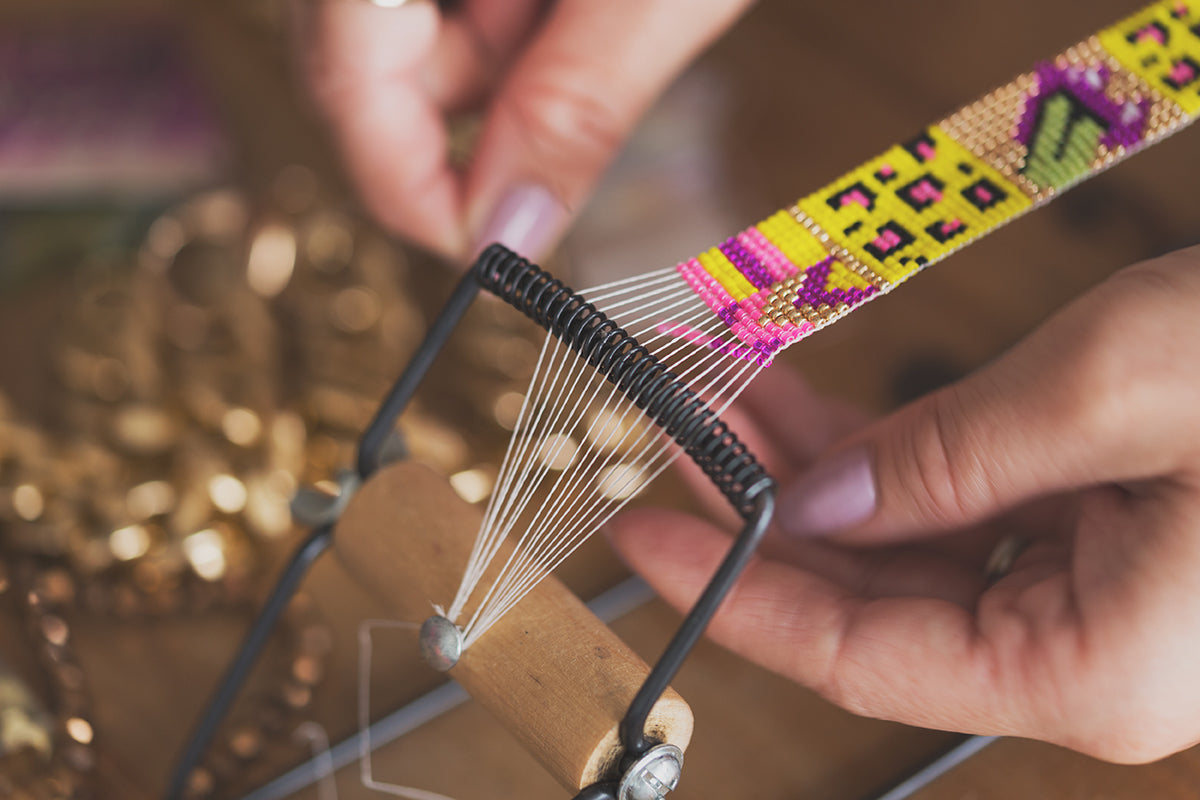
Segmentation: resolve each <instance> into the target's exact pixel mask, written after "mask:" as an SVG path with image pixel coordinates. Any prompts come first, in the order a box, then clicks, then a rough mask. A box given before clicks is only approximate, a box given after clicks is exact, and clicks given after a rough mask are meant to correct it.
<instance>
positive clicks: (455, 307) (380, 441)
mask: <svg viewBox="0 0 1200 800" xmlns="http://www.w3.org/2000/svg"><path fill="white" fill-rule="evenodd" d="M476 274H477V272H476V269H475V268H472V269H471V270H470V271H469V272H467V274H465V275H463V276H462V278H461V279H460V280H459V282H458V285H457V286H455V287H454V293H453V294H451V295H450V299H449V300H447V301H446V305H445V306H443V307H442V310H441V312H440V313H439V314H438V316H437V319H435V320H434V321H433V324H432V325H431V326H430V327H429V331H428V332H426V334H425V338H424V339H422V340H421V344H420V345H419V346H418V347H417V350H416V352H415V353H413V356H412V359H411V360H410V361H409V362H408V366H407V367H405V368H404V372H402V373H400V377H399V378H397V379H396V382H395V383H394V384H392V388H391V389H390V390H389V391H388V393H387V395H386V396H385V397H384V398H383V402H382V403H380V404H379V410H378V411H376V412H375V416H374V417H373V418H372V419H371V423H370V424H369V425H367V429H366V430H365V431H363V435H362V438H361V439H359V443H358V458H357V459H356V461H355V468H356V469H357V470H358V476H359V477H360V478H362V479H363V480H366V478H367V476H369V475H370V474H371V473H373V472H374V471H375V470H376V469H378V468H379V465H380V461H381V457H382V455H383V449H384V446H385V445H386V444H387V440H388V435H389V434H391V432H392V429H393V428H394V427H395V426H396V420H397V419H398V418H399V417H400V414H401V412H403V411H404V408H405V407H406V406H407V405H408V401H409V400H411V399H412V396H413V394H414V393H415V392H416V391H417V387H418V386H420V385H421V381H422V380H423V379H424V378H425V373H426V372H428V371H429V367H430V366H431V365H432V364H433V361H434V359H435V358H437V355H438V353H440V352H441V351H442V348H443V347H444V346H445V345H446V340H447V339H449V338H450V335H451V334H452V333H454V328H455V327H456V326H457V325H458V322H459V320H461V319H462V317H463V314H465V313H467V309H468V308H469V307H470V305H471V302H472V301H473V300H474V299H475V296H476V295H477V294H479V281H478V280H477V279H476V277H475V276H476Z"/></svg>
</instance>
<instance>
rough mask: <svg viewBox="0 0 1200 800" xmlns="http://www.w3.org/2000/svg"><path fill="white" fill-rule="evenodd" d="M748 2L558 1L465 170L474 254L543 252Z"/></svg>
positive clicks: (494, 108)
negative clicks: (504, 249) (491, 248)
mask: <svg viewBox="0 0 1200 800" xmlns="http://www.w3.org/2000/svg"><path fill="white" fill-rule="evenodd" d="M747 4H748V0H704V2H694V0H662V1H661V2H653V3H648V2H644V0H612V1H611V2H605V3H596V2H592V0H562V2H560V3H558V4H556V5H555V6H554V8H553V10H552V11H551V13H550V14H549V16H548V18H547V19H546V21H545V23H544V25H543V26H542V27H541V28H540V29H539V31H538V33H537V35H536V37H535V38H534V39H533V40H532V41H531V42H530V44H529V46H528V47H527V48H526V50H525V51H524V52H523V53H522V54H521V56H520V58H519V59H518V60H517V61H516V62H515V63H514V64H513V67H512V70H511V71H510V72H509V74H508V75H507V76H506V77H505V80H504V83H503V85H502V86H501V87H500V88H499V91H498V94H497V96H496V98H495V101H494V103H493V106H492V108H491V110H490V112H489V115H488V118H487V122H486V124H485V127H484V131H483V133H482V135H481V138H480V142H479V146H478V149H477V151H476V153H475V158H474V161H473V163H472V167H471V169H470V171H469V173H468V182H467V222H468V227H469V229H470V230H472V231H474V232H475V234H476V236H475V242H476V249H480V248H482V247H483V246H486V245H487V244H490V243H491V242H492V241H501V242H503V243H504V244H506V245H508V246H509V247H511V248H513V249H515V250H518V251H520V252H521V253H522V254H523V255H526V256H527V257H529V258H532V259H535V260H536V259H538V258H540V257H542V256H543V255H545V253H546V251H547V250H548V248H549V247H550V246H551V245H552V244H553V242H554V241H555V240H556V239H557V238H558V237H559V235H560V234H561V233H562V231H563V230H564V228H565V227H566V225H567V223H568V221H569V219H570V216H571V214H573V213H574V212H575V211H577V210H578V209H579V208H580V207H581V206H582V205H583V202H584V200H585V198H586V197H587V195H588V193H589V192H590V189H591V187H592V184H593V183H594V182H595V180H596V178H597V177H598V176H599V174H600V172H601V170H602V169H603V168H604V167H605V166H606V165H607V164H608V162H609V160H610V159H611V158H612V156H613V154H614V153H615V152H616V150H617V148H618V147H619V146H620V145H621V143H622V142H623V141H624V139H625V137H626V136H627V135H628V134H629V132H630V130H631V129H632V128H633V126H634V124H635V123H636V122H637V120H638V119H639V118H640V116H641V115H642V113H643V112H644V111H645V109H646V108H647V106H649V104H650V103H651V101H652V100H653V99H654V98H655V97H657V95H658V94H659V93H660V92H661V91H662V89H663V88H664V87H665V86H666V84H667V83H668V82H669V81H670V80H671V79H672V78H673V77H674V76H675V75H676V74H677V73H678V71H679V70H680V69H681V68H682V67H683V66H684V65H685V64H686V63H687V62H688V61H689V60H690V59H691V58H692V57H693V56H695V54H696V53H697V52H698V51H699V50H700V49H701V48H703V47H704V46H705V45H707V44H708V42H709V41H711V40H712V39H713V38H714V37H715V36H716V35H717V34H718V33H719V32H720V31H722V30H723V29H724V27H725V26H727V25H728V24H729V23H730V22H731V21H732V20H733V18H734V17H735V16H736V14H737V13H738V12H739V11H740V10H741V9H742V8H743V7H744V6H745V5H747Z"/></svg>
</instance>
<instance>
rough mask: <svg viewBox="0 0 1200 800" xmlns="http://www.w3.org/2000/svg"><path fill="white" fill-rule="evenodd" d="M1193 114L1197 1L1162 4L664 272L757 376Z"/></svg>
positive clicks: (1199, 43)
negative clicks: (683, 286)
mask: <svg viewBox="0 0 1200 800" xmlns="http://www.w3.org/2000/svg"><path fill="white" fill-rule="evenodd" d="M1198 114H1200V0H1161V1H1160V2H1157V3H1155V4H1154V5H1152V6H1150V7H1148V8H1146V9H1144V10H1143V11H1141V12H1139V13H1137V14H1134V15H1132V16H1130V17H1129V18H1127V19H1125V20H1123V21H1122V22H1120V23H1118V24H1117V25H1114V26H1112V27H1110V28H1107V29H1105V30H1104V31H1102V32H1101V33H1100V34H1098V35H1097V36H1093V37H1091V38H1089V39H1086V40H1084V41H1083V42H1081V43H1079V44H1077V45H1075V46H1074V47H1071V48H1068V49H1067V50H1065V51H1064V52H1062V53H1061V54H1059V55H1058V56H1056V57H1055V58H1053V59H1050V60H1048V61H1045V62H1043V63H1041V64H1038V65H1037V66H1036V67H1035V68H1034V69H1033V70H1032V71H1030V72H1027V73H1024V74H1022V75H1020V76H1018V77H1017V78H1016V79H1015V80H1013V81H1012V82H1010V83H1009V84H1007V85H1005V86H1002V87H1000V88H999V89H997V90H995V91H993V92H991V93H990V94H988V95H987V96H985V97H984V98H982V99H981V100H979V101H978V102H976V103H973V104H971V105H968V106H966V107H964V108H962V109H961V110H959V111H957V112H955V113H954V114H951V115H950V116H948V117H947V118H946V119H944V120H942V121H941V122H939V123H937V124H935V125H933V126H931V127H929V128H927V129H926V130H924V131H922V132H921V133H920V134H918V135H917V136H915V137H913V138H912V139H910V140H909V141H906V142H904V143H902V144H899V145H896V146H894V147H892V148H891V149H889V150H888V151H887V152H885V153H884V154H883V155H881V156H879V157H878V158H875V159H873V160H871V161H869V162H867V163H866V164H864V165H863V166H861V167H859V168H858V169H856V170H853V171H852V172H849V173H847V174H846V175H844V176H842V177H841V178H839V179H838V180H836V181H834V182H833V183H831V184H829V185H828V186H826V187H825V188H823V189H821V190H820V191H818V192H815V193H813V194H811V195H809V196H807V197H805V198H803V199H801V200H799V201H797V203H796V204H795V205H793V206H792V207H791V208H789V209H787V210H784V211H779V212H777V213H775V214H773V215H771V216H770V217H768V218H767V219H765V220H763V221H762V222H760V223H758V224H757V225H754V226H752V227H750V228H747V229H746V230H744V231H742V232H741V233H739V234H737V235H736V236H732V237H730V238H729V239H727V240H725V241H724V242H722V243H721V244H719V245H717V246H716V247H713V248H710V249H709V250H707V251H705V252H704V253H701V254H700V255H699V256H697V257H696V258H693V259H689V260H688V261H685V262H683V263H682V264H680V265H679V266H678V267H677V271H678V272H679V274H680V276H681V277H682V278H683V279H684V280H685V281H686V282H687V284H688V286H689V287H691V289H692V290H693V291H694V292H695V293H696V294H697V295H698V296H700V297H701V298H702V299H703V301H704V302H705V303H706V304H707V305H708V307H709V308H710V309H712V311H713V312H714V313H715V314H716V315H717V316H718V317H719V319H720V320H721V321H722V322H723V323H724V324H725V325H726V326H727V327H728V328H729V330H731V331H732V332H733V333H734V334H735V336H736V339H737V340H738V342H739V344H738V345H736V346H734V347H732V348H729V349H726V350H725V351H726V352H731V353H733V354H735V355H737V356H739V357H742V358H746V359H749V360H753V361H756V362H758V363H759V364H762V365H767V364H770V363H771V360H772V358H773V356H774V355H775V354H776V353H777V352H778V351H779V350H781V349H782V348H784V347H786V346H788V345H789V344H791V343H793V342H795V341H797V340H799V339H801V338H804V337H805V336H808V335H809V334H811V333H813V332H814V331H816V330H818V329H820V328H822V327H824V326H825V325H828V324H830V323H831V322H833V321H834V320H836V319H838V318H840V317H841V316H843V315H845V314H847V313H849V312H850V311H852V310H853V309H854V308H856V307H857V306H859V305H861V304H862V303H864V302H866V301H867V300H869V299H872V298H874V297H877V296H879V295H881V294H884V293H886V292H888V291H890V290H891V289H893V288H894V287H895V286H897V285H898V284H900V283H901V282H903V281H904V280H906V279H908V278H909V277H911V276H912V275H913V274H915V273H916V272H918V271H920V270H921V269H923V268H925V267H927V266H929V265H930V264H933V263H935V262H937V261H939V260H941V259H943V258H945V257H946V256H948V255H950V254H951V253H953V252H954V251H955V250H957V249H959V248H961V247H963V246H965V245H966V244H968V243H970V242H971V241H974V240H975V239H977V238H979V237H980V236H982V235H984V234H985V233H987V232H988V231H990V230H993V229H994V228H996V227H998V226H1000V225H1003V224H1005V223H1007V222H1009V221H1011V220H1012V219H1014V218H1016V217H1018V216H1020V215H1021V214H1023V213H1025V212H1026V211H1028V210H1030V209H1031V208H1036V207H1037V206H1039V205H1041V204H1043V203H1045V202H1047V201H1048V200H1050V199H1051V198H1052V197H1053V196H1054V195H1055V194H1057V193H1058V192H1061V191H1063V190H1065V189H1067V188H1069V187H1071V186H1073V185H1074V184H1076V183H1078V182H1079V181H1081V180H1084V179H1086V178H1088V177H1090V176H1091V175H1094V174H1095V173H1097V172H1099V171H1100V170H1103V169H1105V168H1107V167H1109V166H1111V165H1112V164H1114V163H1116V162H1117V161H1119V160H1120V159H1122V158H1125V157H1126V156H1128V155H1130V154H1132V153H1134V152H1136V151H1137V150H1138V149H1140V148H1141V147H1144V146H1146V145H1148V144H1151V143H1153V142H1155V141H1157V140H1159V139H1161V138H1163V137H1164V136H1167V135H1169V134H1171V133H1174V132H1175V131H1177V130H1179V129H1180V128H1182V127H1184V126H1185V125H1187V124H1188V123H1190V122H1192V121H1194V119H1195V117H1196V116H1197V115H1198ZM677 335H689V336H690V335H691V334H687V333H682V332H681V333H679V334H677ZM723 347H728V346H724V345H723Z"/></svg>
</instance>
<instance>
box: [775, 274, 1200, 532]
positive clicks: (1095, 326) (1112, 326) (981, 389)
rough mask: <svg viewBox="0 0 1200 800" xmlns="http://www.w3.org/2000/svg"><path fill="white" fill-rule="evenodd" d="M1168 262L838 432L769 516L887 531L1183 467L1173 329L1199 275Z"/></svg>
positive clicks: (792, 523)
mask: <svg viewBox="0 0 1200 800" xmlns="http://www.w3.org/2000/svg"><path fill="white" fill-rule="evenodd" d="M1189 260H1190V259H1189ZM1179 261H1180V259H1178V258H1175V259H1174V260H1172V259H1169V258H1164V259H1159V260H1158V261H1157V262H1148V263H1147V264H1144V265H1141V266H1139V267H1136V268H1133V269H1130V270H1126V271H1124V272H1122V273H1118V275H1117V276H1116V277H1114V278H1112V279H1110V280H1109V281H1108V282H1106V283H1105V284H1102V285H1101V286H1100V287H1098V289H1096V290H1094V291H1093V292H1091V293H1089V294H1088V295H1085V296H1084V297H1083V298H1081V299H1080V300H1079V301H1077V302H1076V303H1074V304H1072V305H1071V306H1068V307H1067V308H1066V309H1064V310H1063V311H1062V312H1061V313H1060V314H1058V315H1057V316H1056V317H1054V318H1052V319H1051V320H1050V321H1049V322H1048V323H1047V324H1045V325H1044V326H1043V327H1042V328H1040V329H1039V330H1038V331H1036V332H1035V333H1034V334H1032V335H1031V336H1030V337H1029V338H1027V339H1026V340H1025V341H1023V342H1021V343H1020V344H1019V345H1017V346H1016V347H1015V348H1014V349H1013V350H1012V351H1010V352H1009V353H1007V354H1005V355H1004V356H1003V357H1001V358H1000V359H999V360H997V361H996V362H994V363H993V364H991V365H989V366H988V367H986V368H985V369H983V370H981V371H980V372H978V373H976V374H974V375H972V376H970V377H968V378H966V379H965V380H962V381H960V382H958V383H956V384H953V385H951V386H949V387H947V388H945V389H942V390H941V391H938V392H935V393H933V394H931V395H929V396H927V397H925V398H922V399H921V400H919V401H917V402H915V403H913V404H912V405H909V406H907V407H906V408H903V409H901V410H900V411H898V412H896V413H895V414H893V415H891V416H889V417H887V418H885V419H883V420H880V421H879V422H877V423H876V424H874V425H872V426H870V427H869V428H868V429H866V430H865V431H863V432H862V433H860V434H858V435H856V436H854V437H853V438H852V439H851V440H849V441H846V442H843V443H841V444H840V445H839V446H837V447H836V448H835V450H834V452H833V453H832V454H831V455H829V456H827V457H826V458H824V459H822V461H820V462H819V463H818V464H817V465H816V466H815V467H814V468H813V469H811V470H809V471H808V472H807V473H806V474H804V475H803V476H801V477H800V478H799V479H798V480H797V481H796V482H795V483H794V484H793V485H792V486H790V487H789V488H788V489H787V490H786V491H784V492H783V493H782V495H781V498H780V503H779V512H778V520H779V524H780V527H781V528H782V529H783V531H784V532H785V533H787V534H790V535H791V536H793V537H808V536H819V535H824V534H830V533H835V532H839V531H841V532H842V536H841V538H842V539H843V540H844V541H856V542H883V541H893V540H897V539H904V538H909V537H912V536H914V535H916V536H919V535H926V534H934V533H937V532H941V531H946V530H949V529H954V528H959V527H964V526H967V525H970V524H973V523H976V522H979V521H981V520H983V519H986V518H988V517H991V516H994V515H996V514H998V513H1000V512H1001V511H1004V510H1007V509H1010V508H1012V507H1014V506H1017V505H1019V504H1021V503H1023V502H1025V501H1028V500H1030V499H1033V498H1034V497H1037V496H1040V495H1045V494H1052V493H1056V492H1061V491H1066V490H1069V489H1077V488H1083V487H1088V486H1097V485H1103V484H1114V483H1116V484H1122V483H1124V484H1127V485H1130V486H1136V484H1134V483H1133V482H1136V481H1142V480H1144V479H1149V478H1157V477H1160V476H1168V475H1174V474H1182V472H1183V470H1184V469H1185V467H1186V465H1187V464H1189V463H1191V461H1190V458H1189V456H1188V453H1187V451H1186V447H1188V446H1189V445H1187V444H1186V437H1180V436H1179V435H1178V431H1179V430H1180V425H1181V424H1183V422H1184V421H1185V420H1195V418H1196V416H1197V414H1196V410H1195V408H1194V403H1193V402H1192V400H1191V399H1190V398H1193V397H1194V394H1193V393H1192V392H1191V391H1180V388H1187V386H1188V385H1189V384H1190V382H1191V379H1190V378H1188V377H1187V376H1186V368H1183V367H1181V364H1187V363H1194V362H1193V360H1194V358H1195V353H1190V352H1187V351H1188V350H1189V349H1190V348H1192V347H1193V345H1191V344H1189V342H1190V341H1191V338H1190V337H1188V336H1185V335H1183V334H1185V333H1186V332H1187V331H1188V330H1190V328H1191V326H1193V325H1194V323H1192V322H1191V318H1192V316H1193V313H1194V312H1193V311H1191V310H1189V308H1188V307H1189V306H1190V305H1191V304H1192V303H1194V302H1195V300H1196V296H1197V292H1198V291H1200V280H1198V279H1197V276H1198V271H1197V270H1196V269H1194V266H1192V265H1188V266H1187V267H1185V266H1184V265H1182V264H1180V263H1179ZM1188 284H1191V285H1188ZM1181 288H1184V289H1185V291H1180V289H1181ZM1189 294H1190V295H1191V297H1189ZM1146 343H1151V344H1152V345H1153V346H1152V347H1147V346H1145V345H1146Z"/></svg>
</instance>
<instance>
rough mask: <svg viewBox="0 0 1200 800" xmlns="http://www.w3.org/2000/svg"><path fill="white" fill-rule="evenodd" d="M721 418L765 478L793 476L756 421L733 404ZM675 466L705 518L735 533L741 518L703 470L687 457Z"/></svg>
mask: <svg viewBox="0 0 1200 800" xmlns="http://www.w3.org/2000/svg"><path fill="white" fill-rule="evenodd" d="M721 417H722V419H723V420H724V421H725V423H726V424H727V425H728V426H729V429H730V430H731V431H733V432H735V433H736V434H737V436H738V438H739V439H740V440H741V441H742V443H743V444H745V445H746V449H747V450H749V451H750V452H751V453H753V454H754V456H755V458H756V459H757V460H758V462H759V463H760V464H762V466H763V468H764V469H766V471H767V473H768V474H770V475H772V476H775V477H776V478H779V479H787V478H790V477H791V476H792V475H794V474H795V471H796V467H795V466H794V465H793V464H792V462H791V460H790V459H789V458H787V457H786V456H785V454H784V453H783V452H782V451H781V450H780V449H779V448H778V447H776V445H775V442H773V441H772V440H771V438H770V437H768V436H766V435H765V434H764V433H763V431H762V430H761V429H760V427H759V424H758V420H757V419H755V418H754V417H752V416H750V415H749V414H748V413H746V410H745V409H743V408H741V407H739V405H738V404H735V405H733V406H730V407H729V408H727V409H726V410H725V413H723V414H722V415H721ZM676 464H677V465H678V469H679V473H680V474H681V475H682V476H683V478H684V480H685V481H686V482H687V485H688V488H690V489H691V490H692V492H693V494H695V496H696V497H697V498H698V499H699V502H700V505H701V507H702V508H703V509H704V511H705V512H706V515H707V516H709V517H711V518H712V519H713V520H714V521H716V522H718V523H720V524H721V525H722V526H724V527H725V529H726V530H736V529H737V527H738V526H739V525H740V524H741V516H740V515H739V514H738V512H737V510H736V509H734V508H733V507H732V506H731V505H730V503H729V500H728V499H726V498H725V496H724V495H722V494H721V493H720V492H719V491H718V490H717V488H716V487H715V486H714V485H713V482H712V480H711V479H710V478H709V477H708V476H707V475H706V474H704V470H703V469H701V468H700V466H699V465H697V464H696V462H695V461H693V460H692V459H690V458H688V457H687V456H683V457H681V458H680V459H679V460H678V461H677V462H676Z"/></svg>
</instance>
